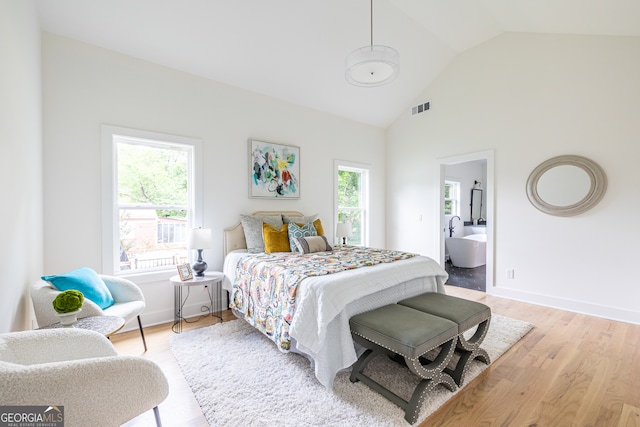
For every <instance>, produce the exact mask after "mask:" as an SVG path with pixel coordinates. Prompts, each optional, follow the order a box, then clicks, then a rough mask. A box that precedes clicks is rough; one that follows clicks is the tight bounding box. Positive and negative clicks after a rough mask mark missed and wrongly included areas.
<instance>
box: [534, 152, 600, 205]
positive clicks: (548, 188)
mask: <svg viewBox="0 0 640 427" xmlns="http://www.w3.org/2000/svg"><path fill="white" fill-rule="evenodd" d="M606 188H607V178H606V175H605V174H604V171H603V170H602V168H600V166H598V165H597V164H596V163H595V162H593V161H591V160H589V159H587V158H585V157H580V156H570V155H567V156H558V157H554V158H551V159H549V160H547V161H545V162H543V163H541V164H540V165H539V166H538V167H536V168H535V169H534V170H533V172H531V175H529V179H528V180H527V197H528V198H529V201H530V202H531V204H532V205H533V206H535V207H536V208H537V209H539V210H540V211H542V212H544V213H548V214H550V215H557V216H572V215H578V214H580V213H582V212H585V211H587V210H588V209H591V208H592V207H593V206H594V205H595V204H596V203H598V202H599V201H600V199H602V196H604V193H605V190H606Z"/></svg>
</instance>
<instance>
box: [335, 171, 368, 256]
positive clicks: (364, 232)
mask: <svg viewBox="0 0 640 427" xmlns="http://www.w3.org/2000/svg"><path fill="white" fill-rule="evenodd" d="M335 169H336V182H337V185H336V195H335V204H336V211H337V215H336V216H337V222H347V221H349V222H351V226H352V232H353V235H352V236H351V237H349V238H348V240H347V243H348V244H350V245H360V246H366V245H367V244H368V243H369V231H368V220H369V218H368V211H369V169H368V167H367V166H366V165H358V164H354V163H345V162H340V161H336V167H335Z"/></svg>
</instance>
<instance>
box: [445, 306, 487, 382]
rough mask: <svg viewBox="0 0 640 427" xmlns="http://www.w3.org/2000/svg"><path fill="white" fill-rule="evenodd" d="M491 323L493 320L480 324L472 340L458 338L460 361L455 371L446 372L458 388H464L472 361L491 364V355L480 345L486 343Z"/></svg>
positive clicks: (457, 347)
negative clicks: (476, 360)
mask: <svg viewBox="0 0 640 427" xmlns="http://www.w3.org/2000/svg"><path fill="white" fill-rule="evenodd" d="M489 323H491V318H488V319H487V320H485V321H484V322H482V323H480V324H479V325H478V328H477V329H476V332H475V333H474V334H473V336H472V337H471V338H469V340H466V339H465V338H464V336H463V335H459V336H458V344H457V345H456V352H457V353H459V354H460V359H459V360H458V363H457V364H456V367H455V369H454V370H453V371H451V370H450V369H447V370H446V372H447V373H449V374H450V375H451V376H452V377H453V379H454V381H455V382H456V384H458V386H462V384H464V377H465V375H466V374H467V370H468V368H469V363H470V362H471V361H472V360H475V359H478V360H480V361H481V362H483V363H485V364H487V365H488V364H489V363H491V358H490V357H489V354H488V353H487V352H486V351H485V350H484V349H482V348H480V344H482V341H484V338H485V337H486V336H487V331H488V330H489Z"/></svg>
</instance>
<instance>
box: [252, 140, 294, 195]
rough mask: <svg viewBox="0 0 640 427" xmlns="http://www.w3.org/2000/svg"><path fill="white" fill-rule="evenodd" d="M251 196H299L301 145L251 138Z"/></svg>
mask: <svg viewBox="0 0 640 427" xmlns="http://www.w3.org/2000/svg"><path fill="white" fill-rule="evenodd" d="M249 153H250V155H249V169H250V174H251V178H250V180H249V197H251V198H262V199H299V198H300V147H294V146H292V145H284V144H275V143H272V142H265V141H258V140H255V139H252V140H250V141H249Z"/></svg>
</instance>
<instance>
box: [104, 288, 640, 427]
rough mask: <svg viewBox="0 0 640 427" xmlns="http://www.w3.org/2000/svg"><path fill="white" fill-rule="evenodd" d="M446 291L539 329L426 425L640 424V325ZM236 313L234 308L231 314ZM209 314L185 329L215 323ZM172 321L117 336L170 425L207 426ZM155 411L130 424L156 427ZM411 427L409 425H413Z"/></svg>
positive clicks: (475, 293) (468, 292)
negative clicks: (156, 385)
mask: <svg viewBox="0 0 640 427" xmlns="http://www.w3.org/2000/svg"><path fill="white" fill-rule="evenodd" d="M447 293H448V294H450V295H456V296H459V297H463V298H466V299H470V300H475V301H480V302H483V303H485V304H487V305H488V306H490V307H491V309H492V311H493V312H494V313H498V314H502V315H504V316H509V317H513V318H516V319H521V320H525V321H528V322H530V323H533V324H534V325H535V328H534V329H533V330H532V331H531V332H529V333H528V334H527V335H526V336H525V337H524V338H523V339H522V340H520V341H519V342H518V343H517V344H516V345H515V346H514V347H513V348H511V349H510V350H509V351H508V352H507V353H506V354H504V355H503V356H502V357H501V358H500V359H498V360H496V361H493V363H492V364H491V366H490V367H489V368H488V369H487V370H485V371H484V372H483V373H482V374H481V375H479V376H478V377H477V378H476V379H475V380H474V381H472V382H470V383H469V384H467V385H466V386H465V387H464V388H463V389H462V390H461V391H460V392H459V393H458V394H457V395H456V396H455V397H453V398H452V399H450V400H449V401H448V402H447V403H445V404H444V405H443V406H442V407H441V408H439V409H438V411H436V412H435V413H434V414H433V415H431V416H430V417H429V418H427V419H426V420H425V421H424V422H423V423H422V424H421V425H420V427H427V426H429V427H431V426H539V427H546V426H562V427H564V426H606V427H609V426H612V427H622V426H624V427H631V426H640V325H631V324H628V323H621V322H615V321H612V320H606V319H600V318H596V317H591V316H585V315H582V314H577V313H571V312H567V311H562V310H556V309H552V308H546V307H541V306H536V305H532V304H526V303H522V302H518V301H512V300H508V299H503V298H498V297H492V296H488V295H485V294H484V293H482V292H478V291H472V290H468V289H462V288H456V287H451V286H447ZM227 318H228V319H229V320H231V319H233V318H234V317H233V315H232V314H231V313H230V312H227V313H225V321H226V319H227ZM216 321H217V319H216V318H212V317H207V318H206V319H203V320H200V321H199V322H197V323H192V324H189V325H185V326H184V327H183V331H187V330H189V329H193V328H196V327H203V326H207V325H209V324H212V323H216ZM171 334H173V332H172V331H171V325H170V324H166V325H160V326H154V327H149V328H145V335H146V337H147V345H148V347H149V351H148V352H146V353H143V348H142V341H141V340H140V335H139V333H138V332H137V331H134V332H126V333H122V334H118V335H116V336H114V337H112V342H113V343H114V345H115V346H116V348H117V349H118V351H119V352H120V353H122V354H128V355H141V356H143V357H148V358H149V359H152V360H154V361H156V362H157V363H159V364H160V366H161V367H162V369H163V370H164V372H165V373H166V375H167V377H168V379H169V383H170V389H171V391H170V394H169V397H168V398H167V400H166V401H165V402H163V403H162V404H161V405H160V414H161V416H162V421H163V425H164V427H174V426H176V427H177V426H180V427H207V426H208V424H207V422H206V420H205V418H204V416H203V415H202V412H201V410H200V407H199V406H198V404H197V402H196V401H195V399H194V397H193V394H192V393H191V390H190V389H189V386H188V385H187V384H186V382H185V380H184V378H183V377H182V374H181V373H180V369H179V368H178V366H177V364H176V362H175V360H174V358H173V355H172V353H171V351H170V350H169V346H168V337H169V336H170V335H171ZM152 425H155V424H154V421H153V414H152V412H149V413H146V414H143V415H141V416H140V417H138V418H135V419H134V420H132V421H130V422H129V423H127V424H126V426H128V427H132V426H152ZM407 426H409V424H407Z"/></svg>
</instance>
